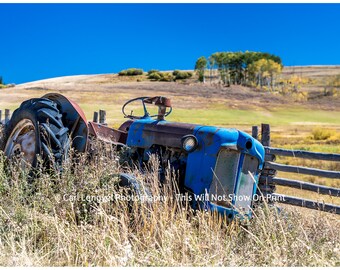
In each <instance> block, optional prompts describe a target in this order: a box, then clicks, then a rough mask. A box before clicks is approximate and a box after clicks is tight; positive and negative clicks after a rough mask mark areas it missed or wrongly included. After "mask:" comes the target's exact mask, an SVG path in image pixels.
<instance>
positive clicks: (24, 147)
mask: <svg viewBox="0 0 340 270" xmlns="http://www.w3.org/2000/svg"><path fill="white" fill-rule="evenodd" d="M36 144H37V141H36V130H35V125H34V124H33V122H32V121H31V120H29V119H23V120H21V121H20V122H19V123H18V124H17V125H16V127H15V128H14V130H13V131H12V133H11V134H10V135H9V137H8V140H7V143H6V146H5V149H4V152H5V155H6V156H7V157H19V156H20V155H22V157H23V158H22V160H21V167H22V168H24V167H25V166H26V165H32V164H33V162H34V158H35V155H36V152H35V151H36Z"/></svg>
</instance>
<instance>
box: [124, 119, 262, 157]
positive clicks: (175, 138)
mask: <svg viewBox="0 0 340 270" xmlns="http://www.w3.org/2000/svg"><path fill="white" fill-rule="evenodd" d="M189 134H190V135H195V136H196V138H197V140H198V142H199V146H198V148H197V150H195V152H196V151H198V152H201V151H205V152H206V153H208V152H210V151H211V154H213V153H214V154H215V155H217V153H218V150H219V149H220V147H234V148H237V149H238V150H240V151H242V152H247V153H249V154H251V155H253V156H256V157H257V158H258V159H259V160H260V161H263V158H264V148H263V146H262V145H261V143H260V142H258V141H257V140H255V139H253V138H252V137H251V136H250V135H248V134H247V133H245V132H242V131H239V130H237V129H234V128H219V127H212V126H202V125H194V124H186V123H177V122H169V121H165V120H162V121H158V120H154V119H140V120H135V121H134V122H133V123H132V124H131V126H130V128H129V131H128V137H127V142H126V144H127V145H128V146H130V147H140V148H145V149H148V148H150V147H151V146H152V145H162V146H166V147H174V148H181V147H182V144H181V139H182V137H183V136H185V135H189Z"/></svg>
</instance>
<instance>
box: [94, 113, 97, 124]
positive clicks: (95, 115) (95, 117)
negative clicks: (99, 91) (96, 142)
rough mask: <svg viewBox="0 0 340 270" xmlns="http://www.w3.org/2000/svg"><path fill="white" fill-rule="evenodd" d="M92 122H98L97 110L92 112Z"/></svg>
mask: <svg viewBox="0 0 340 270" xmlns="http://www.w3.org/2000/svg"><path fill="white" fill-rule="evenodd" d="M93 122H95V123H98V112H93Z"/></svg>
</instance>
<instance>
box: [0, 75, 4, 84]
mask: <svg viewBox="0 0 340 270" xmlns="http://www.w3.org/2000/svg"><path fill="white" fill-rule="evenodd" d="M0 84H4V81H3V78H2V76H0Z"/></svg>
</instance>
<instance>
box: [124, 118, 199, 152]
mask: <svg viewBox="0 0 340 270" xmlns="http://www.w3.org/2000/svg"><path fill="white" fill-rule="evenodd" d="M197 127H199V126H197V125H193V124H185V123H175V122H168V121H164V120H163V121H158V120H153V119H141V120H135V121H134V122H133V123H132V124H131V126H130V128H129V132H128V138H127V142H126V144H127V145H128V146H133V147H141V148H150V147H151V146H152V145H154V144H157V145H163V146H167V147H175V148H181V139H182V137H183V136H185V135H188V134H194V132H195V130H196V129H197Z"/></svg>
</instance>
